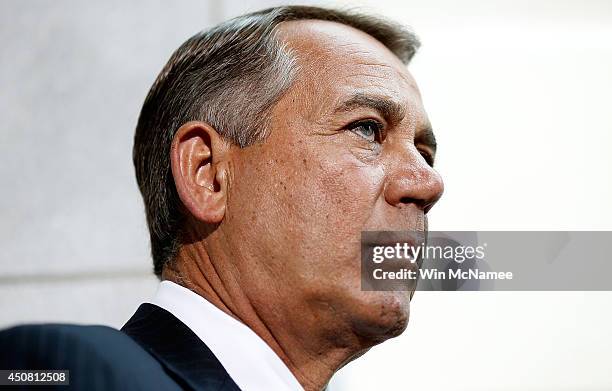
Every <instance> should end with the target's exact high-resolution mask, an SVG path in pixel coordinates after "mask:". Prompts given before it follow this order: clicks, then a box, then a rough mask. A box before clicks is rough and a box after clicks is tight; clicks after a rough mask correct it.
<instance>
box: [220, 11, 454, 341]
mask: <svg viewBox="0 0 612 391" xmlns="http://www.w3.org/2000/svg"><path fill="white" fill-rule="evenodd" d="M280 32H281V36H282V37H283V38H284V39H285V41H286V42H287V43H288V44H289V46H290V47H291V48H292V50H294V51H295V53H296V54H297V57H298V59H299V61H298V63H299V65H300V68H301V69H300V71H299V72H298V76H297V79H296V81H295V83H294V84H293V86H292V88H291V89H290V90H289V91H288V93H287V94H285V95H284V96H283V97H282V98H281V100H280V101H279V102H278V104H277V105H276V106H275V108H274V110H273V116H272V123H271V134H270V136H269V137H268V138H267V139H266V140H265V141H264V142H262V143H261V144H257V145H253V146H250V147H247V148H244V149H236V150H235V151H234V153H233V157H232V160H233V164H232V180H231V181H230V183H231V186H230V188H229V196H228V204H227V209H226V216H225V219H224V221H223V224H222V226H223V231H224V238H225V239H224V240H226V241H227V242H228V243H227V245H228V246H227V247H228V248H232V249H237V250H235V251H233V253H232V254H231V257H230V259H231V262H232V263H233V264H234V265H235V268H236V271H237V272H238V275H239V279H240V285H241V287H244V289H245V292H246V294H247V296H249V299H250V302H251V303H253V305H254V306H255V308H256V310H257V313H258V315H259V316H261V317H262V318H265V319H266V321H267V322H271V323H274V322H276V323H277V324H282V325H284V327H285V328H287V329H288V332H289V330H291V331H290V332H294V333H295V332H302V333H304V332H305V331H304V330H303V329H308V330H310V329H309V328H308V327H309V326H312V329H313V330H315V329H316V330H318V331H319V332H320V331H321V329H322V328H325V327H328V328H329V333H330V334H329V335H332V334H334V333H336V332H337V330H339V329H342V330H346V331H347V332H348V333H349V334H350V333H353V335H359V336H360V337H365V338H366V339H368V338H369V339H371V340H372V339H373V340H383V339H385V338H388V337H391V336H395V335H397V334H399V333H400V332H401V331H403V330H404V328H405V326H406V324H407V319H408V312H409V296H410V292H364V291H362V290H361V285H360V281H361V280H360V237H361V231H365V230H381V231H382V230H424V229H426V221H425V213H426V212H427V210H429V208H431V206H432V205H433V204H434V203H435V202H436V200H437V199H438V198H439V197H440V195H441V194H442V190H443V184H442V180H441V178H440V176H439V175H438V174H437V173H436V172H435V171H434V170H433V169H432V168H431V164H432V159H433V155H434V154H435V141H433V136H432V134H431V133H430V132H431V130H430V126H429V122H428V119H427V115H426V113H425V111H424V109H423V106H422V103H421V97H420V94H419V91H418V89H417V86H416V83H415V81H414V80H413V78H412V77H411V75H410V74H409V73H408V71H407V69H406V67H405V65H404V64H402V63H401V61H400V60H399V59H398V58H397V57H395V56H394V55H393V53H392V52H390V51H389V50H388V49H387V48H386V47H385V46H384V45H382V44H381V43H380V42H378V41H377V40H375V39H374V38H372V37H371V36H369V35H367V34H365V33H363V32H360V31H358V30H356V29H353V28H351V27H348V26H345V25H341V24H337V23H332V22H324V21H296V22H288V23H287V22H286V23H284V24H283V25H282V26H281V29H280ZM324 332H325V330H324ZM298 335H299V334H298ZM334 338H336V337H334Z"/></svg>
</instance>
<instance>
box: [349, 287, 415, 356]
mask: <svg viewBox="0 0 612 391" xmlns="http://www.w3.org/2000/svg"><path fill="white" fill-rule="evenodd" d="M357 294H358V297H355V307H354V308H353V311H352V315H353V319H352V326H353V330H354V332H355V334H357V335H358V336H359V337H361V338H363V339H365V340H367V341H370V342H371V343H372V345H375V344H378V343H381V342H383V341H385V340H387V339H390V338H394V337H397V336H398V335H400V334H402V333H403V332H404V330H406V327H407V326H408V319H409V317H410V292H408V291H371V292H366V291H361V290H360V291H359V292H357Z"/></svg>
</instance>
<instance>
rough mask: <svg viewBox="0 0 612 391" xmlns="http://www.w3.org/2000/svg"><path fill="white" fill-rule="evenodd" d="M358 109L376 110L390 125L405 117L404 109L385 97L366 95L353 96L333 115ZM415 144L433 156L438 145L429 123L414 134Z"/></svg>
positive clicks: (335, 110)
mask: <svg viewBox="0 0 612 391" xmlns="http://www.w3.org/2000/svg"><path fill="white" fill-rule="evenodd" d="M359 107H367V108H370V109H373V110H376V111H377V112H379V113H380V115H382V116H383V118H384V119H385V121H387V122H389V123H391V124H397V123H399V122H401V120H402V119H403V118H404V117H405V116H406V108H405V107H404V106H402V105H401V104H399V103H397V102H395V101H393V100H390V99H388V98H385V97H380V96H375V95H367V94H362V93H359V94H355V95H353V96H352V97H351V98H349V99H348V100H346V101H344V102H343V103H341V104H340V105H339V106H338V107H336V108H335V109H334V114H338V113H345V112H349V111H352V110H354V109H356V108H359ZM414 141H415V144H417V143H418V144H423V145H425V146H427V147H429V148H431V149H432V152H433V153H434V154H435V153H436V149H437V146H438V143H437V142H436V136H435V135H434V132H433V129H432V127H431V125H430V124H429V123H427V124H425V125H424V126H423V127H421V128H419V129H418V130H417V131H416V134H415V140H414Z"/></svg>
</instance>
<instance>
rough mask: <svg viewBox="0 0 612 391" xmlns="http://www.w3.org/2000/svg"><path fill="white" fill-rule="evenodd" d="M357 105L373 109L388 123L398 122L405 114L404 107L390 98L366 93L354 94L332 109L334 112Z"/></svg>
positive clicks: (352, 108) (351, 108)
mask: <svg viewBox="0 0 612 391" xmlns="http://www.w3.org/2000/svg"><path fill="white" fill-rule="evenodd" d="M359 107H367V108H370V109H374V110H376V111H378V112H379V113H380V115H382V116H383V118H384V119H385V120H386V121H387V122H390V123H393V124H396V123H399V122H400V121H401V120H402V119H403V118H404V117H405V115H406V109H405V107H404V106H402V105H400V104H399V103H397V102H395V101H392V100H390V99H387V98H384V97H378V96H372V95H366V94H355V95H353V96H352V97H351V98H349V99H348V100H346V101H344V102H343V103H341V104H340V105H339V106H338V107H336V108H335V109H334V114H337V113H344V112H347V111H352V110H354V109H356V108H359Z"/></svg>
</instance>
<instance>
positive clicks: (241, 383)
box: [150, 281, 304, 391]
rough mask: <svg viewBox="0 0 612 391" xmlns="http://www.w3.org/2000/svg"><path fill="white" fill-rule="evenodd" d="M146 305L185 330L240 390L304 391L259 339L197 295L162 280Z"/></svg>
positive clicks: (245, 327) (270, 349) (274, 354)
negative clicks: (171, 317)
mask: <svg viewBox="0 0 612 391" xmlns="http://www.w3.org/2000/svg"><path fill="white" fill-rule="evenodd" d="M150 303H151V304H155V305H156V306H158V307H161V308H163V309H165V310H166V311H168V312H170V313H171V314H172V315H174V316H175V317H177V318H178V319H179V320H180V321H181V322H183V323H184V324H185V325H186V326H187V327H189V329H191V331H193V332H194V333H195V334H196V335H197V336H198V338H200V339H201V340H202V342H204V344H206V346H208V348H209V349H210V350H211V351H212V352H213V354H214V355H215V357H217V359H218V360H219V362H220V363H221V365H223V367H224V368H225V370H226V371H227V373H228V374H229V375H230V377H231V378H232V379H233V380H234V382H235V383H236V384H237V385H238V387H240V389H241V390H243V391H259V390H261V391H269V390H275V391H285V390H287V391H295V390H300V391H303V390H304V389H303V388H302V386H301V385H300V383H299V382H298V381H297V379H296V378H295V376H293V374H292V373H291V371H290V370H289V368H287V366H286V365H285V363H284V362H283V361H282V360H281V359H280V357H278V356H277V355H276V353H274V351H273V350H272V348H270V347H269V346H268V344H266V343H265V342H264V340H263V339H261V338H260V337H259V336H258V335H257V334H256V333H255V332H254V331H253V330H251V329H250V328H249V327H247V326H246V325H245V324H243V323H241V322H240V321H238V320H236V319H234V318H233V317H231V316H229V315H228V314H226V313H225V312H223V311H222V310H220V309H219V308H217V307H216V306H215V305H213V304H212V303H210V302H209V301H208V300H206V299H204V298H203V297H202V296H200V295H198V294H197V293H195V292H193V291H191V290H189V289H187V288H184V287H182V286H180V285H178V284H175V283H174V282H171V281H162V282H161V283H160V284H159V287H158V289H157V293H156V294H155V297H154V298H153V300H151V301H150Z"/></svg>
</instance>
